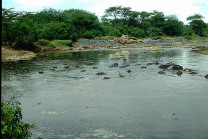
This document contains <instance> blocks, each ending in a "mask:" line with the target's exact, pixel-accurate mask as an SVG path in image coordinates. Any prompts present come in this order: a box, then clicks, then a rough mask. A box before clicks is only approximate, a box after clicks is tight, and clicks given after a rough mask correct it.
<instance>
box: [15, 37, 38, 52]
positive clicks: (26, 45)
mask: <svg viewBox="0 0 208 139" xmlns="http://www.w3.org/2000/svg"><path fill="white" fill-rule="evenodd" d="M13 48H14V49H23V50H28V51H35V52H38V51H40V48H38V47H37V46H36V45H35V44H34V43H32V42H28V41H23V40H20V41H17V42H16V43H15V45H14V47H13Z"/></svg>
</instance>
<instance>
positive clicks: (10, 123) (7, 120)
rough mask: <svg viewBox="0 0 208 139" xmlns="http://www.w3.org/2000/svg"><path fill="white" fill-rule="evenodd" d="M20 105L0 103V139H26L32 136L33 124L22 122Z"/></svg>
mask: <svg viewBox="0 0 208 139" xmlns="http://www.w3.org/2000/svg"><path fill="white" fill-rule="evenodd" d="M19 105H20V103H19V102H16V103H11V102H6V101H5V102H1V138H4V139H26V138H30V137H31V136H32V133H31V132H30V131H29V130H30V129H32V128H34V127H35V124H30V123H24V122H22V109H21V108H20V106H19Z"/></svg>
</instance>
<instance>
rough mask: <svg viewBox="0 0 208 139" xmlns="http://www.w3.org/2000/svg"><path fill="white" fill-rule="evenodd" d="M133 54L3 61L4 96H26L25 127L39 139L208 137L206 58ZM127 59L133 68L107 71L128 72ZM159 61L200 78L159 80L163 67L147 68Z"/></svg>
mask: <svg viewBox="0 0 208 139" xmlns="http://www.w3.org/2000/svg"><path fill="white" fill-rule="evenodd" d="M127 50H128V51H129V52H130V54H129V55H126V56H124V57H120V58H121V59H120V60H111V58H114V57H115V56H114V55H113V54H114V53H116V52H119V51H122V50H99V51H98V50H97V51H96V50H93V51H90V50H87V51H74V52H72V51H70V52H55V53H48V54H45V55H42V56H39V57H38V58H37V59H35V60H32V61H27V62H25V61H19V62H15V63H4V64H2V85H3V86H6V87H3V88H2V91H3V92H2V93H3V94H2V96H3V98H8V97H11V96H12V95H16V96H17V95H19V96H20V97H19V98H18V100H19V101H20V102H21V104H22V105H21V106H22V108H23V116H24V117H23V119H24V121H29V122H33V123H36V124H37V128H36V129H35V130H33V134H34V135H33V137H32V138H34V139H37V138H47V139H57V138H60V139H63V138H72V139H73V138H78V139H79V138H93V139H94V138H110V139H115V138H127V139H131V138H132V139H138V138H144V139H158V138H160V139H163V138H164V139H166V138H171V139H180V138H183V139H190V138H192V139H205V138H208V109H207V106H208V91H207V90H208V80H207V79H206V78H204V76H205V75H206V74H208V62H207V61H208V56H207V55H201V54H196V53H191V52H190V50H189V49H181V48H177V49H176V48H172V49H165V50H164V51H159V52H147V51H145V50H144V49H125V51H127ZM123 58H125V59H127V61H126V64H129V65H130V66H128V67H126V68H119V67H112V68H109V66H110V65H112V64H113V63H118V66H122V65H123V64H124V63H123ZM156 61H157V62H159V63H161V64H164V63H167V62H174V63H176V64H179V65H181V66H183V68H191V69H193V70H195V71H196V72H198V74H196V75H191V74H189V73H188V72H184V73H183V74H182V76H178V75H177V74H176V71H171V70H166V71H165V73H166V74H165V75H161V74H158V71H161V69H159V68H158V66H159V65H155V64H152V65H148V66H147V63H150V62H156ZM142 66H146V67H147V68H141V67H142ZM53 69H55V70H53ZM127 70H131V72H130V73H128V72H126V71H127ZM39 72H43V74H40V73H39ZM98 72H104V73H106V74H107V75H102V76H98V75H96V74H97V73H98ZM120 75H125V77H120ZM104 77H110V79H104Z"/></svg>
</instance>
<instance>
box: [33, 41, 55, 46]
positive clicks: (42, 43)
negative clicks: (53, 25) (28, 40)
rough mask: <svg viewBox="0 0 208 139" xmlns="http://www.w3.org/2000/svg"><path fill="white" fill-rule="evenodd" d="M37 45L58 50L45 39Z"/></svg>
mask: <svg viewBox="0 0 208 139" xmlns="http://www.w3.org/2000/svg"><path fill="white" fill-rule="evenodd" d="M35 44H37V45H41V46H45V47H49V48H56V47H55V46H54V45H53V44H52V43H51V42H50V41H48V40H45V39H40V40H38V41H37V42H36V43H35Z"/></svg>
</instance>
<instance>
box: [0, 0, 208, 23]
mask: <svg viewBox="0 0 208 139" xmlns="http://www.w3.org/2000/svg"><path fill="white" fill-rule="evenodd" d="M120 5H122V6H123V7H131V8H132V10H134V11H147V12H152V11H153V10H158V11H160V12H163V13H164V14H165V15H176V16H177V17H178V18H179V20H181V21H183V22H184V23H187V21H186V18H187V17H188V16H190V15H193V14H195V13H200V14H201V15H203V16H204V17H205V19H204V21H205V22H207V23H208V10H207V9H208V0H2V7H3V8H15V10H16V11H33V12H36V11H41V10H43V9H44V8H54V9H57V10H66V9H72V8H74V9H84V10H87V11H90V12H92V13H95V14H96V15H97V16H98V17H100V16H102V15H103V14H104V11H105V9H107V8H109V7H111V6H120Z"/></svg>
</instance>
